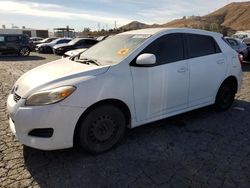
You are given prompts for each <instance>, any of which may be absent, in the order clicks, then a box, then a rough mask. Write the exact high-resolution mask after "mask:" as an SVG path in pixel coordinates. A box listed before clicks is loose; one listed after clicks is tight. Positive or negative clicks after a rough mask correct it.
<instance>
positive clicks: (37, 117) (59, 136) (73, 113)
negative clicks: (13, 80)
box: [7, 94, 84, 150]
mask: <svg viewBox="0 0 250 188" xmlns="http://www.w3.org/2000/svg"><path fill="white" fill-rule="evenodd" d="M24 102H25V100H24V99H20V100H19V101H18V102H17V103H16V102H15V101H14V100H13V95H12V94H11V95H9V97H8V101H7V107H8V111H9V113H10V118H9V125H10V129H11V131H12V132H13V134H15V135H16V137H17V139H18V140H19V141H20V142H21V143H23V144H24V145H27V146H30V147H33V148H37V149H41V150H56V149H64V148H70V147H72V146H73V137H74V130H75V126H76V124H77V121H78V119H79V118H80V116H81V114H82V113H83V111H84V109H83V108H79V107H70V106H63V105H60V103H57V104H52V105H45V106H32V107H31V106H23V104H24ZM46 128H52V129H53V130H54V132H53V135H52V136H51V137H49V138H43V137H37V136H30V135H29V133H30V131H32V130H34V129H46Z"/></svg>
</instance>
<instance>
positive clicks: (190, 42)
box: [186, 34, 221, 58]
mask: <svg viewBox="0 0 250 188" xmlns="http://www.w3.org/2000/svg"><path fill="white" fill-rule="evenodd" d="M186 39H187V46H188V54H189V58H195V57H202V56H206V55H211V54H216V53H220V52H221V50H220V47H219V46H218V44H217V43H216V42H215V40H214V39H213V37H211V36H206V35H197V34H186Z"/></svg>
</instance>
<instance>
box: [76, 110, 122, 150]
mask: <svg viewBox="0 0 250 188" xmlns="http://www.w3.org/2000/svg"><path fill="white" fill-rule="evenodd" d="M125 131H126V119H125V116H124V114H123V113H122V112H121V111H120V110H119V109H118V108H116V107H114V106H111V105H105V106H99V107H97V108H95V109H94V110H92V111H91V112H90V113H88V115H87V116H86V117H85V118H84V119H83V121H81V122H80V128H79V143H80V146H81V147H82V148H83V149H85V150H87V151H88V152H90V153H93V154H98V153H102V152H105V151H108V150H110V149H111V148H113V147H114V146H115V145H117V143H119V141H120V140H121V139H122V138H123V136H124V133H125Z"/></svg>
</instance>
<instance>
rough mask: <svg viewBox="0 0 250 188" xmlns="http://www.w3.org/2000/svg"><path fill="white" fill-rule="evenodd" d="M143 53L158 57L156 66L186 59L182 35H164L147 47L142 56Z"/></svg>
mask: <svg viewBox="0 0 250 188" xmlns="http://www.w3.org/2000/svg"><path fill="white" fill-rule="evenodd" d="M143 53H151V54H154V55H155V56H156V65H161V64H166V63H172V62H176V61H181V60H183V59H184V49H183V39H182V34H180V33H173V34H167V35H164V36H162V37H160V38H158V39H156V40H155V41H154V42H152V43H151V44H150V45H149V46H147V47H146V48H145V49H144V50H143V51H142V52H141V54H143Z"/></svg>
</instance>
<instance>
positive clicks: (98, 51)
mask: <svg viewBox="0 0 250 188" xmlns="http://www.w3.org/2000/svg"><path fill="white" fill-rule="evenodd" d="M184 41H185V42H184ZM241 80H242V70H241V64H240V62H239V59H238V53H237V52H236V51H235V50H233V49H232V48H231V47H230V46H229V45H228V44H227V43H226V42H225V41H224V40H223V38H222V35H221V34H219V33H214V32H209V31H202V30H195V29H185V28H182V29H181V28H180V29H171V28H151V29H143V30H136V31H129V32H125V33H121V34H118V35H116V36H114V37H111V38H109V39H106V40H104V41H102V42H100V43H98V44H96V45H94V46H93V47H91V48H89V49H88V50H86V51H85V52H83V53H82V54H81V56H80V58H77V59H73V58H64V59H59V60H57V61H53V62H51V63H47V64H44V65H42V66H40V67H36V68H35V69H33V70H30V71H29V72H27V73H25V74H24V75H23V76H21V77H20V78H19V79H18V80H17V82H16V83H15V84H14V86H13V89H12V91H11V93H10V95H9V96H8V101H7V108H8V112H9V113H8V114H9V124H10V129H11V131H12V132H13V133H14V134H15V135H16V136H17V138H18V139H19V140H20V142H22V143H23V144H25V145H27V146H30V147H34V148H38V149H42V150H55V149H62V148H69V147H72V146H73V144H74V143H78V144H79V145H80V146H81V147H82V148H84V149H85V150H87V151H89V152H91V153H101V152H104V151H107V150H109V149H111V148H112V147H114V146H115V145H117V144H118V143H119V141H121V139H122V137H123V136H124V133H125V131H126V128H134V127H138V126H140V125H143V124H146V123H149V122H153V121H157V120H160V119H163V118H167V117H170V116H174V115H177V114H180V113H184V112H187V111H191V110H194V109H197V108H201V107H204V106H208V105H212V104H213V105H214V107H215V108H216V110H218V111H226V110H227V109H229V108H230V107H231V105H232V103H233V101H234V98H235V94H236V92H237V91H238V90H239V88H240V86H241Z"/></svg>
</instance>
